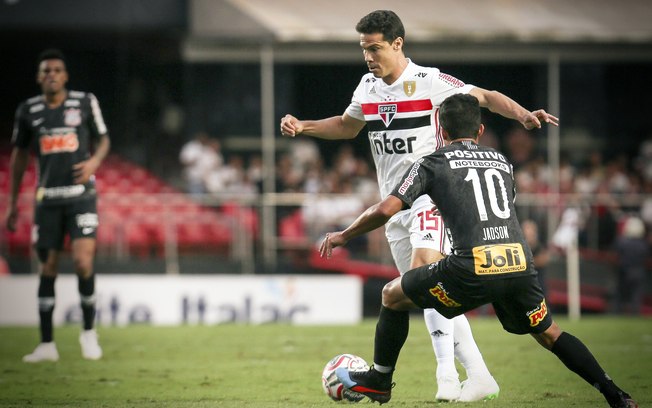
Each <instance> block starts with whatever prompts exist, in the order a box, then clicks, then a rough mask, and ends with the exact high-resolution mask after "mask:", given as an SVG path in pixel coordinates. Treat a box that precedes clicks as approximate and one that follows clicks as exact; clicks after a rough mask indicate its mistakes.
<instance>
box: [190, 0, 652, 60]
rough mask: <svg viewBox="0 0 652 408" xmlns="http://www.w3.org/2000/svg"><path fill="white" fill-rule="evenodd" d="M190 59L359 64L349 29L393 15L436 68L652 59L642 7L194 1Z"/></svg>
mask: <svg viewBox="0 0 652 408" xmlns="http://www.w3.org/2000/svg"><path fill="white" fill-rule="evenodd" d="M189 7H190V10H189V32H190V36H189V38H188V40H187V42H186V44H185V49H184V56H185V58H186V59H187V60H190V61H204V60H206V61H211V60H215V61H218V60H223V61H228V60H248V59H252V60H255V59H258V58H259V52H260V51H259V50H260V46H266V47H270V48H271V49H273V50H274V58H275V60H276V61H288V62H297V61H311V60H315V61H342V62H350V61H354V60H355V61H359V60H360V51H359V49H358V48H357V47H352V46H351V43H355V42H357V33H356V32H355V29H354V27H355V24H356V23H357V21H358V20H359V19H360V17H362V16H363V15H365V14H367V13H368V12H370V11H372V10H375V9H383V8H387V9H392V10H394V11H396V13H397V14H398V15H399V16H400V17H401V19H402V20H403V23H404V24H405V26H406V32H407V33H406V37H407V38H406V52H408V53H409V54H410V55H413V56H415V57H416V56H417V55H421V54H426V55H430V56H433V57H436V58H437V59H438V60H441V59H442V58H443V59H446V60H460V61H461V60H466V59H472V60H491V59H497V60H501V61H504V60H505V59H507V60H510V59H511V60H519V61H522V60H545V59H547V58H548V56H549V55H550V53H557V54H558V55H560V56H561V57H562V58H567V59H568V58H571V59H582V60H586V59H600V60H609V59H627V60H632V59H634V60H636V59H645V60H650V59H652V24H650V21H652V3H650V2H649V1H648V0H620V1H617V2H616V1H611V0H570V1H569V0H545V1H541V0H493V1H490V0H410V1H403V2H401V1H385V0H381V1H371V0H363V1H359V0H356V1H351V0H312V1H305V0H221V1H215V0H190V2H189Z"/></svg>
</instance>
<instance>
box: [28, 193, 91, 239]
mask: <svg viewBox="0 0 652 408" xmlns="http://www.w3.org/2000/svg"><path fill="white" fill-rule="evenodd" d="M98 225H99V222H98V218H97V200H96V198H95V197H91V198H86V199H82V200H77V201H73V202H67V203H65V204H56V205H51V204H50V205H36V207H35V209H34V227H33V230H32V243H33V244H34V247H35V248H37V249H56V250H61V249H62V248H63V243H64V238H65V236H66V234H68V235H69V236H70V239H71V240H74V239H77V238H95V237H96V234H97V227H98Z"/></svg>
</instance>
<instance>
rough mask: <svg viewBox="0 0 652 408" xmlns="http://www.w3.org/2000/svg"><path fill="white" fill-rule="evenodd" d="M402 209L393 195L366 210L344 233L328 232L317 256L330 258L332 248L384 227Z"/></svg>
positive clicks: (399, 201)
mask: <svg viewBox="0 0 652 408" xmlns="http://www.w3.org/2000/svg"><path fill="white" fill-rule="evenodd" d="M402 208H403V201H401V200H400V199H399V198H398V197H395V196H393V195H390V196H387V198H385V199H384V200H383V201H381V202H379V203H376V204H374V205H372V206H371V207H369V208H367V209H366V210H365V211H364V212H363V213H362V214H360V216H359V217H358V218H357V219H356V220H355V221H353V223H351V225H349V226H348V227H347V228H346V229H345V230H344V231H336V232H329V233H328V234H326V237H325V238H324V240H323V241H322V243H321V245H320V246H319V254H320V255H321V257H322V258H323V257H324V256H325V257H326V258H330V257H331V254H332V252H333V248H336V247H338V246H343V245H346V243H347V242H349V241H350V240H351V239H353V238H355V237H359V236H360V235H363V234H366V233H367V232H369V231H373V230H375V229H376V228H378V227H380V226H383V225H385V223H386V222H387V221H389V219H390V218H392V216H393V215H394V214H396V213H397V212H399V211H401V209H402Z"/></svg>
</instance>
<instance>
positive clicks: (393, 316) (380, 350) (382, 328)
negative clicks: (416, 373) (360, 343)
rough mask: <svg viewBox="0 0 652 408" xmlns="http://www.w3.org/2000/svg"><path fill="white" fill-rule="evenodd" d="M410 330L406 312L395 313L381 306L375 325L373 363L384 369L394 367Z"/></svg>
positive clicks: (408, 317)
mask: <svg viewBox="0 0 652 408" xmlns="http://www.w3.org/2000/svg"><path fill="white" fill-rule="evenodd" d="M409 329H410V316H409V314H408V312H407V311H396V310H392V309H388V308H386V307H385V306H381V308H380V314H379V316H378V323H377V324H376V338H375V342H374V363H376V364H379V365H382V366H385V367H396V361H397V360H398V355H399V353H400V352H401V348H402V347H403V344H404V343H405V340H406V339H407V336H408V331H409Z"/></svg>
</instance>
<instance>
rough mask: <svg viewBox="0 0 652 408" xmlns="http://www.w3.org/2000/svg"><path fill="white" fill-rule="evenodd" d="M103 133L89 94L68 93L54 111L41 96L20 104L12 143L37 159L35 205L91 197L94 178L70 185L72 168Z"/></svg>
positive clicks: (102, 126)
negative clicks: (37, 174)
mask: <svg viewBox="0 0 652 408" xmlns="http://www.w3.org/2000/svg"><path fill="white" fill-rule="evenodd" d="M104 134H107V129H106V125H105V124H104V119H103V117H102V111H101V110H100V105H99V103H98V101H97V99H96V98H95V96H94V95H93V94H91V93H86V92H79V91H68V95H67V97H66V99H65V100H64V101H63V103H62V104H61V105H59V106H58V107H56V108H53V109H51V108H49V107H48V106H47V104H46V102H45V99H44V97H43V96H42V95H39V96H35V97H33V98H30V99H28V100H26V101H25V102H23V103H22V104H21V105H20V106H19V107H18V109H17V111H16V119H15V123H14V132H13V136H12V143H13V144H14V145H15V146H17V147H19V148H29V147H33V148H34V151H35V153H36V156H37V157H38V169H39V180H38V188H37V191H36V200H37V203H39V204H48V203H61V202H65V201H71V200H75V199H79V198H85V197H88V196H93V195H95V179H94V177H92V178H91V180H90V181H89V182H88V183H87V184H86V185H80V184H74V182H73V165H75V164H77V163H79V162H81V161H84V160H86V159H88V158H89V157H90V156H91V143H92V142H93V141H97V140H98V139H99V138H100V136H101V135H104Z"/></svg>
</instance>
